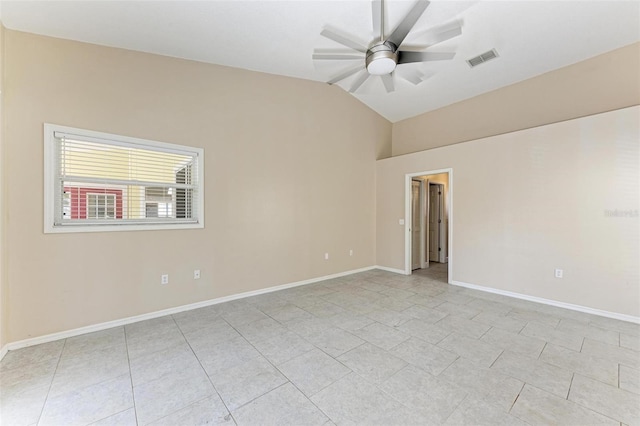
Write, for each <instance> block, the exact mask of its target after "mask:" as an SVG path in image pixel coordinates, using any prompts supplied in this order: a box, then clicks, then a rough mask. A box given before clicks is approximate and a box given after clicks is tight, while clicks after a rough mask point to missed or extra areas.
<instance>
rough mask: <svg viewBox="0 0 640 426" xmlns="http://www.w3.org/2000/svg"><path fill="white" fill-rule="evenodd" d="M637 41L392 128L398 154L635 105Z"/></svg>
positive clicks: (639, 89)
mask: <svg viewBox="0 0 640 426" xmlns="http://www.w3.org/2000/svg"><path fill="white" fill-rule="evenodd" d="M639 75H640V43H635V44H632V45H629V46H626V47H623V48H621V49H617V50H614V51H611V52H608V53H605V54H603V55H600V56H596V57H594V58H591V59H588V60H586V61H582V62H579V63H577V64H574V65H570V66H567V67H564V68H560V69H558V70H555V71H551V72H548V73H546V74H543V75H540V76H538V77H534V78H531V79H529V80H525V81H522V82H520V83H516V84H513V85H511V86H507V87H504V88H501V89H498V90H494V91H492V92H489V93H485V94H482V95H480V96H476V97H474V98H471V99H468V100H465V101H462V102H458V103H455V104H452V105H450V106H447V107H444V108H440V109H438V110H435V111H432V112H428V113H426V114H422V115H419V116H417V117H414V118H409V119H407V120H403V121H400V122H397V123H394V125H393V147H392V151H393V155H394V156H397V155H402V154H407V153H412V152H418V151H422V150H425V149H431V148H435V147H439V146H446V145H451V144H454V143H458V142H464V141H470V140H475V139H479V138H482V137H487V136H494V135H499V134H503V133H508V132H513V131H516V130H522V129H528V128H532V127H536V126H542V125H545V124H550V123H556V122H559V121H563V120H570V119H573V118H577V117H584V116H588V115H591V114H597V113H601V112H604V111H612V110H616V109H620V108H625V107H628V106H632V105H638V104H640V78H639V77H638V76H639Z"/></svg>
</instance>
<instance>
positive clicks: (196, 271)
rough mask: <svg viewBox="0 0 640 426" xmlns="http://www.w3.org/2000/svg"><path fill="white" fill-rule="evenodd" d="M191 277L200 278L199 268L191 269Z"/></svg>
mask: <svg viewBox="0 0 640 426" xmlns="http://www.w3.org/2000/svg"><path fill="white" fill-rule="evenodd" d="M193 279H194V280H199V279H200V269H196V270H194V271H193Z"/></svg>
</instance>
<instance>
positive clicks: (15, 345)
mask: <svg viewBox="0 0 640 426" xmlns="http://www.w3.org/2000/svg"><path fill="white" fill-rule="evenodd" d="M371 269H376V266H368V267H366V268H360V269H353V270H350V271H345V272H339V273H337V274H331V275H325V276H322V277H317V278H311V279H308V280H303V281H296V282H292V283H288V284H282V285H278V286H274V287H267V288H263V289H260V290H254V291H247V292H244V293H238V294H232V295H230V296H224V297H218V298H216V299H209V300H204V301H202V302H196V303H191V304H188V305H182V306H176V307H174V308H168V309H163V310H161V311H155V312H149V313H146V314H142V315H135V316H132V317H127V318H122V319H117V320H113V321H107V322H102V323H99V324H93V325H88V326H86V327H80V328H74V329H73V330H67V331H60V332H58V333H52V334H46V335H44V336H38V337H32V338H30V339H24V340H19V341H17V342H11V343H7V344H6V345H4V346H3V347H2V349H0V360H2V358H4V356H5V355H6V354H7V352H8V351H13V350H16V349H20V348H26V347H27V346H34V345H39V344H41V343H48V342H53V341H55V340H60V339H66V338H68V337H74V336H79V335H81V334H86V333H93V332H95V331H101V330H106V329H108V328H113V327H120V326H122V325H127V324H132V323H134V322H139V321H145V320H149V319H153V318H158V317H163V316H165V315H172V314H177V313H179V312H184V311H190V310H192V309H198V308H203V307H205V306H211V305H217V304H218V303H224V302H229V301H232V300H237V299H243V298H245V297H251V296H258V295H260V294H265V293H271V292H274V291H278V290H285V289H287V288H292V287H298V286H302V285H307V284H312V283H316V282H318V281H324V280H330V279H332V278H339V277H344V276H346V275H351V274H357V273H359V272H365V271H370V270H371Z"/></svg>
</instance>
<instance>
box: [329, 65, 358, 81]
mask: <svg viewBox="0 0 640 426" xmlns="http://www.w3.org/2000/svg"><path fill="white" fill-rule="evenodd" d="M362 69H364V66H363V65H358V66H357V67H355V68H349V69H348V70H346V71H344V72H342V73H340V74H338V75H336V76H335V77H333V78H332V79H331V80H329V81H327V83H329V84H336V83H337V82H339V81H341V80H344V79H345V78H347V77H350V76H352V75H353V74H355V73H357V72H358V71H360V70H362Z"/></svg>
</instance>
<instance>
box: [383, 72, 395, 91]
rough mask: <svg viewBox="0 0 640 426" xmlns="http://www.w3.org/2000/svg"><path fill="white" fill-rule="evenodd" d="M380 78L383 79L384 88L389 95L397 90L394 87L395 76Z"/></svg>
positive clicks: (385, 75) (384, 75)
mask: <svg viewBox="0 0 640 426" xmlns="http://www.w3.org/2000/svg"><path fill="white" fill-rule="evenodd" d="M380 78H382V84H384V88H385V89H386V90H387V93H391V92H393V91H394V90H395V88H394V85H393V74H383V75H381V76H380Z"/></svg>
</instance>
